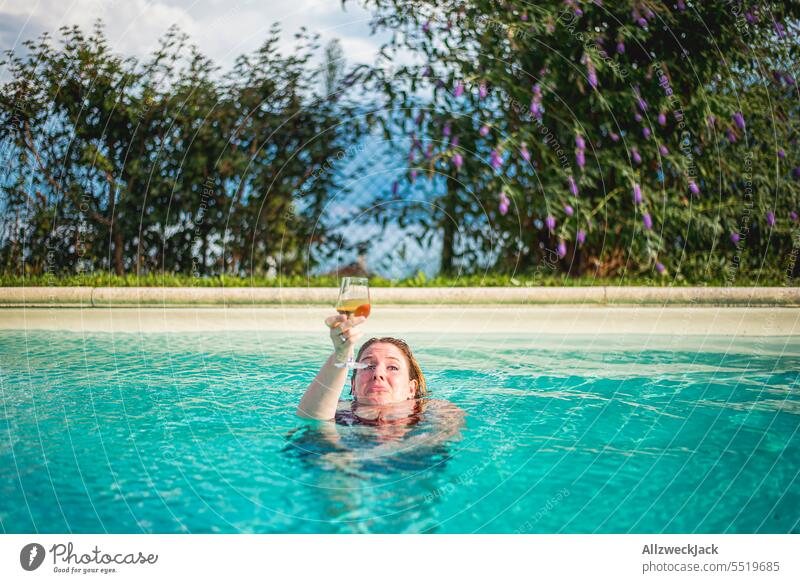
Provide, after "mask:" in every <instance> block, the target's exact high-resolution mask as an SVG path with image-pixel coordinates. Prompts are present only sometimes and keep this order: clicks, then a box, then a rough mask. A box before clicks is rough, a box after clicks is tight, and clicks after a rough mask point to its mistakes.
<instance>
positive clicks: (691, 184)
mask: <svg viewBox="0 0 800 583" xmlns="http://www.w3.org/2000/svg"><path fill="white" fill-rule="evenodd" d="M689 190H690V191H692V194H694V195H695V196H696V195H699V194H700V187H699V186H697V183H696V182H695V181H694V180H690V181H689Z"/></svg>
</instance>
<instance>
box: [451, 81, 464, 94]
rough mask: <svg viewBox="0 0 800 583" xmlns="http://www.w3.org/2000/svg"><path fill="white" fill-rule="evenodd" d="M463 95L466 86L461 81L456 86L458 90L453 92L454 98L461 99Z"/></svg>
mask: <svg viewBox="0 0 800 583" xmlns="http://www.w3.org/2000/svg"><path fill="white" fill-rule="evenodd" d="M463 94H464V84H463V83H462V82H461V81H459V82H458V85H456V88H455V89H454V90H453V96H454V97H461V96H462V95H463Z"/></svg>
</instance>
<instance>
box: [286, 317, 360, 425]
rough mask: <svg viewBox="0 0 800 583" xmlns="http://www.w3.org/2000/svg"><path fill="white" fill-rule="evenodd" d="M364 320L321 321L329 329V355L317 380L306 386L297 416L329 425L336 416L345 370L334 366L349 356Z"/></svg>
mask: <svg viewBox="0 0 800 583" xmlns="http://www.w3.org/2000/svg"><path fill="white" fill-rule="evenodd" d="M365 320H366V318H362V317H358V318H352V319H348V318H347V316H345V315H337V316H331V317H330V318H326V319H325V324H326V325H327V326H328V328H330V335H331V341H332V342H333V354H331V355H330V356H329V357H328V360H326V361H325V364H323V365H322V368H321V369H320V371H319V372H318V373H317V376H316V377H315V378H314V380H313V381H311V384H310V385H308V388H307V389H306V392H305V394H304V395H303V398H302V399H300V405H299V406H298V407H297V414H298V415H299V416H300V417H304V418H306V419H319V420H323V421H330V420H332V419H333V417H334V415H336V406H337V404H338V403H339V396H340V395H341V394H342V388H343V387H344V382H345V380H346V379H347V369H346V368H339V367H337V366H336V363H337V362H339V363H342V362H345V361H346V360H347V357H348V356H350V354H352V352H353V350H354V349H355V345H356V342H357V341H358V339H359V338H360V337H361V335H362V334H363V333H362V332H361V331H360V330H359V329H358V326H359V325H360V324H362V323H363V322H364V321H365Z"/></svg>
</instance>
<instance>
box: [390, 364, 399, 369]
mask: <svg viewBox="0 0 800 583" xmlns="http://www.w3.org/2000/svg"><path fill="white" fill-rule="evenodd" d="M389 370H400V369H399V368H398V367H396V366H394V365H392V366H390V367H389Z"/></svg>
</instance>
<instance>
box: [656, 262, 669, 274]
mask: <svg viewBox="0 0 800 583" xmlns="http://www.w3.org/2000/svg"><path fill="white" fill-rule="evenodd" d="M666 270H667V268H666V267H664V264H663V263H656V271H657V272H658V273H660V274H661V275H664V272H665V271H666Z"/></svg>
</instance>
